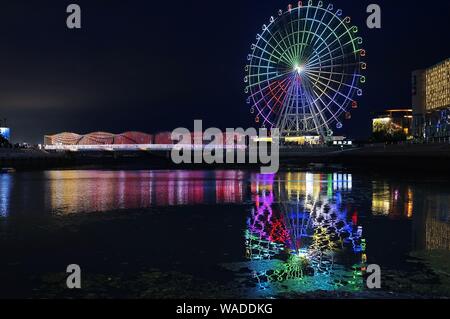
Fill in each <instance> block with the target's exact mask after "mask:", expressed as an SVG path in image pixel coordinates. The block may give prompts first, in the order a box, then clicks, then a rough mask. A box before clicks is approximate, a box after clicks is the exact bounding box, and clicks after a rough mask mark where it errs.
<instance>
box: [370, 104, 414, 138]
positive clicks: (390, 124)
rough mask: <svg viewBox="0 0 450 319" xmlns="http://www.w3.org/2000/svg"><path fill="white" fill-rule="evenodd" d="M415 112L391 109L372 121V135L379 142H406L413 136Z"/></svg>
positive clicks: (377, 115)
mask: <svg viewBox="0 0 450 319" xmlns="http://www.w3.org/2000/svg"><path fill="white" fill-rule="evenodd" d="M412 121H413V110H411V109H391V110H386V111H384V112H382V113H378V114H376V116H375V117H374V118H373V119H372V134H373V137H374V139H376V140H379V141H387V140H396V139H397V140H402V139H403V140H404V139H409V138H411V136H412Z"/></svg>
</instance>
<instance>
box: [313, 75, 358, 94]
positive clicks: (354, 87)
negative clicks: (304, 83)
mask: <svg viewBox="0 0 450 319" xmlns="http://www.w3.org/2000/svg"><path fill="white" fill-rule="evenodd" d="M305 73H306V74H308V75H312V76H316V77H318V78H321V79H323V80H325V81H331V82H334V83H337V84H339V85H343V86H346V87H348V88H350V89H354V90H358V89H359V88H358V87H356V86H354V85H350V84H347V83H343V82H339V81H336V80H334V79H332V78H326V77H324V76H321V75H319V74H315V73H312V72H308V71H305ZM319 73H320V74H321V73H327V74H331V75H337V76H341V78H343V77H346V76H348V77H351V76H358V75H357V74H347V73H338V72H336V73H334V72H319Z"/></svg>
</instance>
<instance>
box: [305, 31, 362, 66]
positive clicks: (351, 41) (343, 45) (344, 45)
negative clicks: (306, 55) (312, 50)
mask: <svg viewBox="0 0 450 319" xmlns="http://www.w3.org/2000/svg"><path fill="white" fill-rule="evenodd" d="M344 35H345V33H343V34H341V35H340V36H339V37H338V38H336V39H334V41H333V42H331V43H330V44H329V45H328V46H327V47H325V48H323V49H322V50H320V51H319V52H318V53H317V56H320V54H322V52H323V51H325V50H326V49H327V48H328V47H331V46H332V45H334V44H335V43H336V41H339V42H340V38H341V37H343V36H344ZM355 41H356V39H353V38H351V39H350V40H349V41H348V42H346V43H344V44H342V45H340V46H337V47H336V48H334V49H333V50H331V51H330V54H331V53H334V52H336V51H337V50H339V49H340V50H343V48H345V47H346V46H348V45H349V44H352V45H353V44H354V42H355ZM352 53H353V54H355V52H352ZM314 61H317V58H315V59H313V60H312V61H311V62H314Z"/></svg>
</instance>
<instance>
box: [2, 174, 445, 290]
mask: <svg viewBox="0 0 450 319" xmlns="http://www.w3.org/2000/svg"><path fill="white" fill-rule="evenodd" d="M205 204H207V205H225V204H237V205H245V207H246V208H243V209H242V212H243V216H242V218H243V219H244V218H245V219H246V220H247V228H246V229H242V230H238V232H239V233H238V232H236V234H240V235H239V236H241V237H242V247H236V250H242V251H243V252H245V253H243V256H242V257H243V258H245V259H246V261H245V262H244V264H245V266H243V264H236V265H229V267H230V268H233V267H238V268H237V270H239V269H240V268H239V267H241V268H242V267H246V268H248V269H249V270H250V274H247V275H245V276H247V279H248V280H250V281H251V282H252V283H253V284H255V285H256V287H257V289H258V291H265V292H266V293H267V294H269V295H270V294H272V293H274V292H282V291H283V289H284V290H286V289H287V290H289V291H292V290H295V291H312V290H337V289H345V290H350V291H360V290H362V289H364V288H363V287H364V282H363V273H364V271H365V267H366V266H367V264H370V263H371V262H373V256H372V255H371V248H373V246H374V242H377V241H379V242H381V245H383V241H382V240H380V238H381V239H382V238H383V237H385V236H386V235H388V236H391V235H392V234H385V233H383V232H384V229H373V228H374V226H372V222H374V221H379V220H381V221H383V223H384V224H383V225H386V223H391V224H392V225H394V226H395V225H396V223H397V222H399V221H400V222H402V223H403V224H404V223H407V224H408V225H410V226H408V227H410V228H409V229H410V232H411V233H412V234H411V233H409V234H406V236H403V234H402V235H401V236H403V237H401V238H400V239H399V240H403V241H405V242H407V243H410V242H412V243H411V245H410V246H407V248H405V250H406V251H405V252H403V253H408V252H410V251H412V250H450V223H449V213H450V188H449V187H448V186H447V187H446V186H445V184H444V185H443V184H434V183H432V182H431V183H429V184H425V183H415V182H411V181H404V180H392V179H387V178H381V177H378V178H374V177H369V176H364V175H358V174H351V173H341V172H335V173H334V172H331V173H318V172H283V173H279V174H277V175H259V174H256V173H251V172H246V171H48V172H35V173H16V174H2V175H0V221H1V219H5V220H8V219H9V218H14V217H16V216H19V217H25V218H28V217H30V216H36V215H37V216H40V215H46V216H51V215H52V214H58V215H69V214H80V213H92V212H108V211H112V210H130V209H146V208H150V207H168V206H174V207H176V206H189V205H191V206H194V207H195V206H198V205H205ZM239 209H240V208H239ZM370 227H372V232H371V233H370V234H371V235H372V237H370V236H369V234H368V233H367V230H368V228H370ZM390 229H396V228H390ZM374 234H375V235H374ZM374 236H375V237H374ZM389 240H390V239H389ZM396 240H398V238H397V239H396ZM388 244H390V242H389V243H388ZM378 245H380V244H378ZM372 251H375V252H376V253H378V255H383V256H386V258H391V256H393V255H392V254H393V253H392V252H389V251H385V249H384V247H382V248H381V249H374V250H372ZM389 254H391V255H389ZM383 256H382V257H383ZM378 258H379V256H378ZM375 259H377V258H375ZM375 261H377V260H375ZM286 287H287V288H286Z"/></svg>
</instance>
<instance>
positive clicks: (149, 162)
mask: <svg viewBox="0 0 450 319" xmlns="http://www.w3.org/2000/svg"><path fill="white" fill-rule="evenodd" d="M449 161H450V144H404V145H373V146H366V147H352V148H346V149H340V148H337V147H326V148H283V149H281V150H280V169H286V168H289V167H290V166H291V165H296V166H299V165H300V166H310V165H313V166H314V165H318V166H325V167H330V166H331V167H332V166H333V165H338V166H339V165H341V166H345V167H348V168H355V169H371V170H374V171H377V170H382V171H398V170H403V171H410V170H420V171H424V172H443V171H445V172H450V166H449V165H448V163H449ZM261 166H262V164H211V165H209V164H180V165H176V164H174V163H172V161H171V159H170V153H169V152H134V153H133V152H121V153H112V152H86V153H81V152H79V153H76V152H74V153H71V152H61V153H49V152H46V151H42V150H34V149H26V150H8V149H2V150H0V169H9V168H11V169H14V170H18V171H29V170H49V169H118V170H129V169H142V170H145V169H183V170H184V169H187V170H191V169H192V170H198V169H203V170H210V169H259V168H260V167H261Z"/></svg>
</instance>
